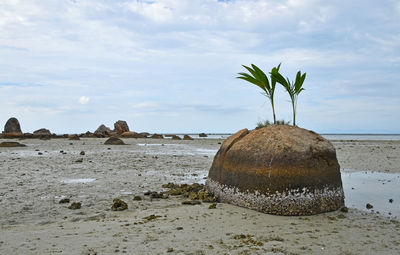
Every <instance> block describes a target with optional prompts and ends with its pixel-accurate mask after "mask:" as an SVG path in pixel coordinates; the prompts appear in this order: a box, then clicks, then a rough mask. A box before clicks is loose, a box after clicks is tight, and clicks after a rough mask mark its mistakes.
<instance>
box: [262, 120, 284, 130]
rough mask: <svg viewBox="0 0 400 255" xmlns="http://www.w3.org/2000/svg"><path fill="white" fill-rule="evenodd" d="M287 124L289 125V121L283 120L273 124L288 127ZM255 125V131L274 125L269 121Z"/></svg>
mask: <svg viewBox="0 0 400 255" xmlns="http://www.w3.org/2000/svg"><path fill="white" fill-rule="evenodd" d="M289 124H290V121H285V120H277V121H276V123H275V125H289ZM256 125H257V126H256V129H259V128H263V127H268V126H271V125H274V123H272V122H270V121H269V120H264V121H259V122H257V124H256Z"/></svg>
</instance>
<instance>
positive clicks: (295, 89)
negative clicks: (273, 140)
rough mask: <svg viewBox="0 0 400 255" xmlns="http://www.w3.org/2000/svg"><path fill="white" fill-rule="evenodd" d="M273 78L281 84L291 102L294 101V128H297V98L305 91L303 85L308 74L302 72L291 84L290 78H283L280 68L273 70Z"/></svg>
mask: <svg viewBox="0 0 400 255" xmlns="http://www.w3.org/2000/svg"><path fill="white" fill-rule="evenodd" d="M270 74H271V77H273V78H274V80H276V81H277V82H279V83H280V84H281V85H282V86H283V87H284V88H285V89H286V91H287V93H288V94H289V96H290V100H291V101H292V109H293V126H296V107H297V98H298V96H299V94H300V92H302V91H303V90H304V88H303V87H302V86H303V83H304V80H305V79H306V73H304V74H301V72H300V71H298V72H297V75H296V79H295V81H294V82H293V81H292V82H290V80H289V78H287V77H286V79H285V78H283V76H282V75H281V74H280V73H279V68H275V67H274V68H272V71H271V73H270Z"/></svg>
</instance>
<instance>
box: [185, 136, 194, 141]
mask: <svg viewBox="0 0 400 255" xmlns="http://www.w3.org/2000/svg"><path fill="white" fill-rule="evenodd" d="M183 140H193V138H192V137H191V136H190V135H184V136H183Z"/></svg>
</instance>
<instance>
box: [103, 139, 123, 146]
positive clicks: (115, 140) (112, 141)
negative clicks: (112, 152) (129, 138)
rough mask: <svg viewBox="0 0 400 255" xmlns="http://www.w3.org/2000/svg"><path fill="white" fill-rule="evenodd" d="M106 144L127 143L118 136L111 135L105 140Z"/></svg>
mask: <svg viewBox="0 0 400 255" xmlns="http://www.w3.org/2000/svg"><path fill="white" fill-rule="evenodd" d="M104 144H106V145H125V143H124V141H122V140H121V139H119V138H117V137H111V138H109V139H108V140H107V141H105V142H104Z"/></svg>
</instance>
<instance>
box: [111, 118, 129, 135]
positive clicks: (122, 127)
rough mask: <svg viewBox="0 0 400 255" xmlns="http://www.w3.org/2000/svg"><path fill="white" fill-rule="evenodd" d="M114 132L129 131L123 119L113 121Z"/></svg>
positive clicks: (119, 133)
mask: <svg viewBox="0 0 400 255" xmlns="http://www.w3.org/2000/svg"><path fill="white" fill-rule="evenodd" d="M114 132H115V133H117V134H118V135H121V134H122V133H124V132H129V127H128V124H127V123H126V121H124V120H119V121H117V122H115V123H114Z"/></svg>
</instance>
